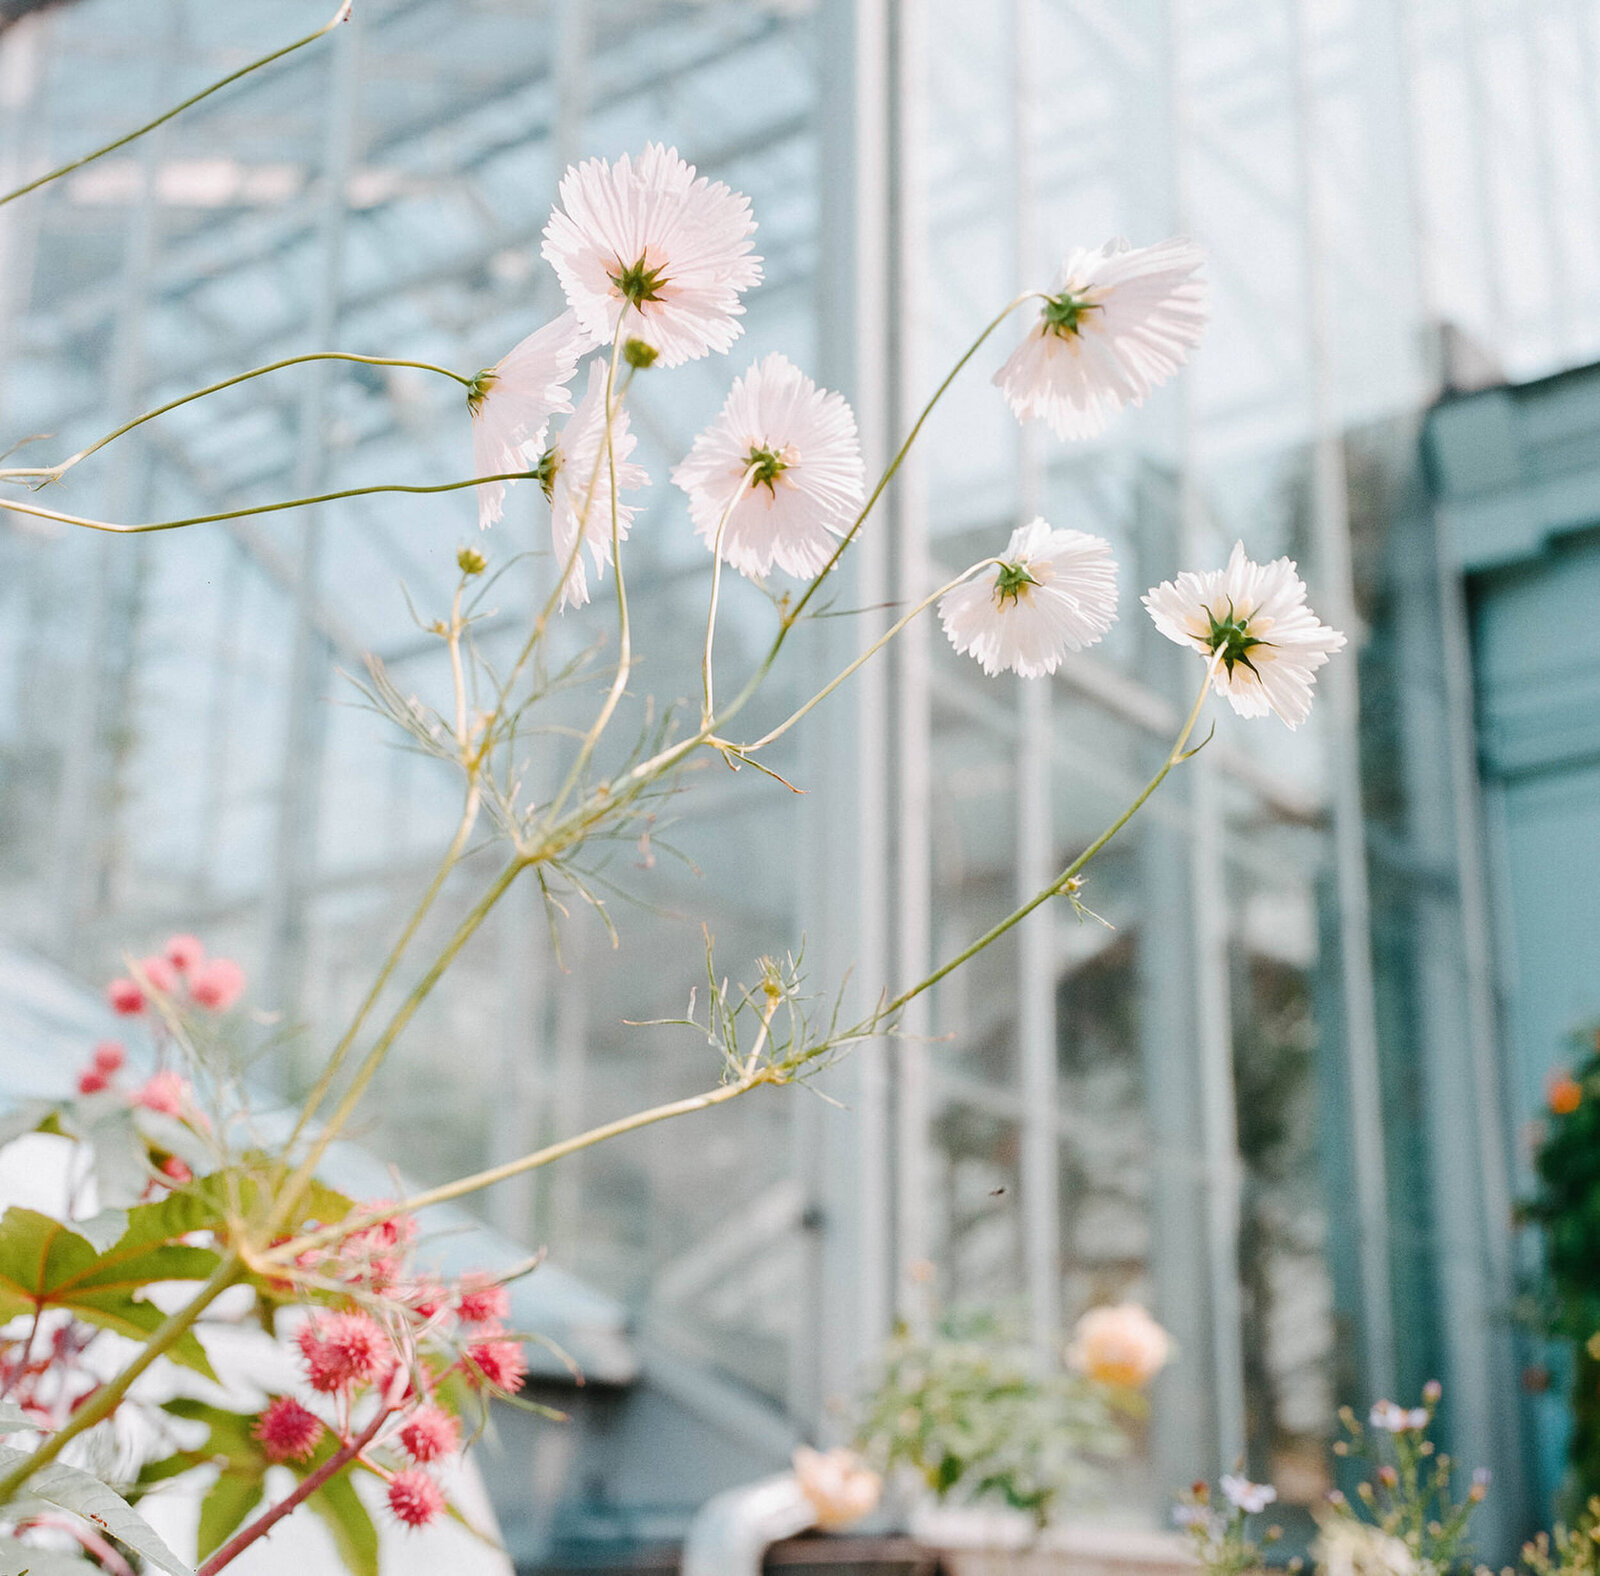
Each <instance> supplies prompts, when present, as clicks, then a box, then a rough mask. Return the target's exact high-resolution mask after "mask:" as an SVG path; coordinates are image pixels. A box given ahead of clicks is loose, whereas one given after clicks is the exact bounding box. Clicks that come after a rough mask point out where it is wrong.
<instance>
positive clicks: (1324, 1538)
mask: <svg viewBox="0 0 1600 1576" xmlns="http://www.w3.org/2000/svg"><path fill="white" fill-rule="evenodd" d="M1312 1555H1313V1556H1314V1558H1315V1559H1316V1561H1317V1565H1318V1567H1319V1568H1320V1569H1322V1570H1323V1571H1325V1572H1326V1576H1418V1572H1419V1562H1418V1560H1417V1558H1416V1556H1415V1555H1414V1554H1413V1553H1412V1552H1411V1550H1410V1549H1409V1548H1407V1547H1406V1545H1405V1543H1404V1542H1403V1541H1402V1540H1401V1539H1400V1538H1397V1537H1395V1536H1394V1535H1393V1534H1392V1533H1388V1532H1384V1531H1381V1530H1380V1529H1379V1528H1377V1527H1373V1526H1369V1525H1368V1524H1367V1523H1366V1522H1364V1521H1357V1520H1356V1519H1355V1518H1354V1517H1353V1516H1348V1515H1339V1516H1332V1517H1329V1518H1328V1519H1327V1520H1326V1521H1324V1522H1323V1523H1322V1532H1321V1535H1320V1536H1319V1537H1318V1539H1317V1541H1316V1543H1315V1544H1313V1545H1312Z"/></svg>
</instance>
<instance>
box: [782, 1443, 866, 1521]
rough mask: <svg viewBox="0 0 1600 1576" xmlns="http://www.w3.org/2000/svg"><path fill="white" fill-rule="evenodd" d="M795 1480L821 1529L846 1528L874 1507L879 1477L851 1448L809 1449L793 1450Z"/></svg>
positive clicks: (801, 1447) (802, 1446)
mask: <svg viewBox="0 0 1600 1576" xmlns="http://www.w3.org/2000/svg"><path fill="white" fill-rule="evenodd" d="M794 1475H795V1481H796V1482H797V1483H798V1484H799V1485H800V1492H801V1493H802V1494H804V1495H805V1497H806V1498H807V1499H808V1500H810V1501H811V1508H812V1509H813V1510H814V1511H815V1512H816V1513H817V1525H818V1526H819V1527H821V1528H823V1529H824V1530H825V1531H830V1532H831V1531H835V1530H837V1529H838V1528H840V1527H848V1526H849V1525H850V1524H851V1523H852V1522H856V1521H860V1520H861V1518H862V1517H863V1516H870V1515H871V1514H872V1512H873V1511H874V1510H876V1509H877V1508H878V1498H879V1496H880V1495H881V1494H882V1493H883V1479H882V1478H881V1477H879V1476H878V1474H877V1473H876V1472H874V1471H873V1470H872V1468H871V1467H869V1466H868V1465H867V1464H866V1463H865V1462H864V1461H863V1460H862V1459H861V1457H860V1456H858V1455H857V1454H856V1453H855V1451H853V1450H829V1451H821V1450H811V1449H809V1448H807V1447H806V1446H805V1445H801V1446H800V1448H799V1449H798V1450H796V1451H795V1453H794Z"/></svg>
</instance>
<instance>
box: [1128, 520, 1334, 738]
mask: <svg viewBox="0 0 1600 1576" xmlns="http://www.w3.org/2000/svg"><path fill="white" fill-rule="evenodd" d="M1144 605H1145V607H1146V608H1148V609H1149V612H1150V617H1151V618H1152V619H1154V620H1155V625H1156V628H1157V629H1159V630H1160V631H1161V633H1162V634H1163V635H1165V636H1166V637H1167V639H1168V640H1175V641H1177V643H1178V644H1179V645H1180V646H1190V647H1192V648H1193V649H1194V650H1196V651H1198V652H1199V653H1200V655H1201V656H1203V657H1206V658H1208V659H1209V658H1210V657H1211V656H1212V655H1213V653H1215V652H1216V651H1217V650H1218V649H1220V650H1221V651H1222V660H1221V661H1220V662H1219V663H1218V664H1217V670H1216V676H1215V678H1214V680H1213V687H1214V688H1215V689H1216V690H1217V691H1218V692H1219V693H1220V694H1223V695H1226V696H1227V697H1228V700H1229V703H1230V704H1231V705H1232V706H1233V709H1234V710H1235V711H1236V712H1238V713H1239V715H1240V716H1241V717H1264V716H1266V714H1267V713H1268V712H1269V711H1275V712H1276V713H1277V714H1278V715H1279V716H1280V717H1281V718H1282V719H1283V720H1284V721H1285V722H1286V723H1288V725H1289V726H1290V727H1291V728H1296V727H1298V726H1299V725H1300V724H1301V723H1302V722H1304V721H1305V720H1306V718H1307V717H1309V716H1310V715H1311V686H1312V684H1313V682H1314V678H1313V675H1314V674H1315V673H1316V671H1317V669H1318V668H1320V667H1321V666H1322V664H1323V663H1324V662H1326V661H1327V660H1328V656H1329V653H1331V652H1334V651H1338V650H1339V649H1340V648H1341V647H1342V646H1343V645H1344V643H1345V638H1344V636H1343V635H1341V634H1340V633H1339V631H1338V630H1336V629H1330V628H1329V627H1328V626H1327V625H1326V624H1322V623H1319V622H1318V621H1317V615H1316V614H1315V613H1313V612H1312V611H1311V609H1310V608H1308V607H1307V606H1306V588H1305V582H1304V581H1303V580H1301V579H1300V577H1299V575H1298V574H1297V573H1296V572H1295V566H1294V564H1293V563H1291V562H1290V560H1289V559H1287V558H1278V559H1275V560H1274V561H1273V562H1272V563H1270V564H1255V563H1251V561H1250V560H1249V559H1248V558H1246V557H1245V556H1244V543H1243V542H1236V543H1235V544H1234V548H1233V553H1232V555H1231V556H1230V557H1229V559H1228V567H1227V568H1226V569H1212V570H1208V571H1207V572H1206V573H1205V574H1194V573H1192V572H1187V571H1186V572H1185V573H1183V574H1181V575H1179V576H1178V578H1177V579H1176V580H1167V581H1163V582H1162V584H1160V585H1158V586H1156V587H1154V588H1153V589H1152V590H1150V591H1149V592H1148V593H1146V595H1145V598H1144Z"/></svg>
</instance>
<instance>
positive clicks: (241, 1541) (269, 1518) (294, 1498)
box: [195, 1406, 395, 1576]
mask: <svg viewBox="0 0 1600 1576" xmlns="http://www.w3.org/2000/svg"><path fill="white" fill-rule="evenodd" d="M394 1410H395V1409H394V1408H393V1407H392V1406H380V1407H379V1408H378V1410H377V1412H376V1413H375V1414H374V1415H373V1418H372V1421H371V1422H370V1423H368V1424H367V1426H366V1427H365V1428H363V1429H362V1430H361V1432H360V1433H359V1434H357V1435H356V1437H355V1438H354V1439H352V1440H351V1441H350V1442H349V1444H347V1445H341V1446H340V1447H339V1449H337V1450H336V1451H334V1453H333V1454H332V1455H331V1456H329V1457H328V1459H327V1460H326V1461H324V1462H323V1463H322V1465H321V1466H320V1467H318V1468H317V1470H316V1471H315V1472H313V1473H311V1474H310V1475H309V1476H308V1477H304V1478H302V1479H301V1480H300V1482H299V1483H298V1484H296V1485H295V1488H294V1490H293V1492H292V1493H289V1494H285V1495H284V1497H283V1498H282V1499H280V1500H279V1501H278V1503H277V1504H276V1505H274V1506H273V1507H272V1509H271V1510H264V1511H263V1512H262V1513H261V1514H260V1515H259V1516H257V1517H256V1519H255V1520H254V1521H252V1522H251V1523H250V1525H249V1526H248V1527H243V1528H241V1529H240V1530H239V1531H238V1532H236V1533H234V1535H233V1536H232V1537H231V1538H230V1539H229V1540H228V1541H227V1542H226V1543H224V1544H223V1545H222V1547H221V1548H220V1549H218V1550H217V1552H216V1553H215V1554H213V1555H212V1556H211V1558H210V1559H208V1560H207V1561H206V1562H205V1564H204V1565H202V1566H201V1567H200V1568H199V1570H197V1571H196V1572H195V1576H216V1573H217V1572H218V1571H220V1570H221V1569H222V1567H223V1566H224V1565H228V1564H230V1563H232V1561H234V1560H236V1559H238V1557H239V1556H240V1555H241V1554H243V1553H244V1551H245V1550H246V1549H247V1548H249V1547H250V1545H251V1544H252V1543H254V1542H255V1541H256V1539H257V1538H264V1537H266V1535H267V1534H268V1533H269V1532H271V1531H272V1529H273V1528H274V1527H275V1526H277V1525H278V1523H279V1522H280V1521H282V1520H283V1518H284V1517H285V1516H287V1515H288V1514H289V1512H290V1511H291V1510H294V1509H295V1508H296V1507H297V1506H299V1505H303V1504H304V1503H305V1502H306V1501H307V1500H308V1499H310V1498H311V1496H312V1495H313V1494H315V1493H316V1491H317V1490H318V1489H319V1488H321V1487H322V1485H323V1484H324V1483H326V1482H327V1481H328V1479H329V1478H331V1477H332V1476H333V1474H334V1473H335V1472H339V1471H341V1470H343V1469H344V1468H345V1467H347V1466H349V1465H350V1463H351V1462H352V1461H354V1460H355V1458H356V1457H357V1456H359V1455H360V1454H361V1452H362V1451H363V1450H365V1449H366V1448H367V1446H368V1445H370V1444H371V1443H372V1441H373V1440H374V1439H376V1438H377V1436H378V1430H379V1429H380V1428H382V1427H383V1425H384V1423H385V1422H387V1421H388V1419H389V1418H390V1417H391V1416H392V1415H393V1413H394Z"/></svg>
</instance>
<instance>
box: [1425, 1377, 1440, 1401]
mask: <svg viewBox="0 0 1600 1576" xmlns="http://www.w3.org/2000/svg"><path fill="white" fill-rule="evenodd" d="M1443 1394H1444V1386H1443V1385H1442V1384H1440V1383H1439V1381H1438V1380H1437V1379H1430V1380H1429V1381H1428V1382H1427V1383H1426V1384H1425V1385H1423V1387H1422V1399H1423V1401H1424V1402H1426V1404H1427V1405H1429V1406H1437V1405H1438V1404H1439V1397H1440V1396H1442V1395H1443Z"/></svg>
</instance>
